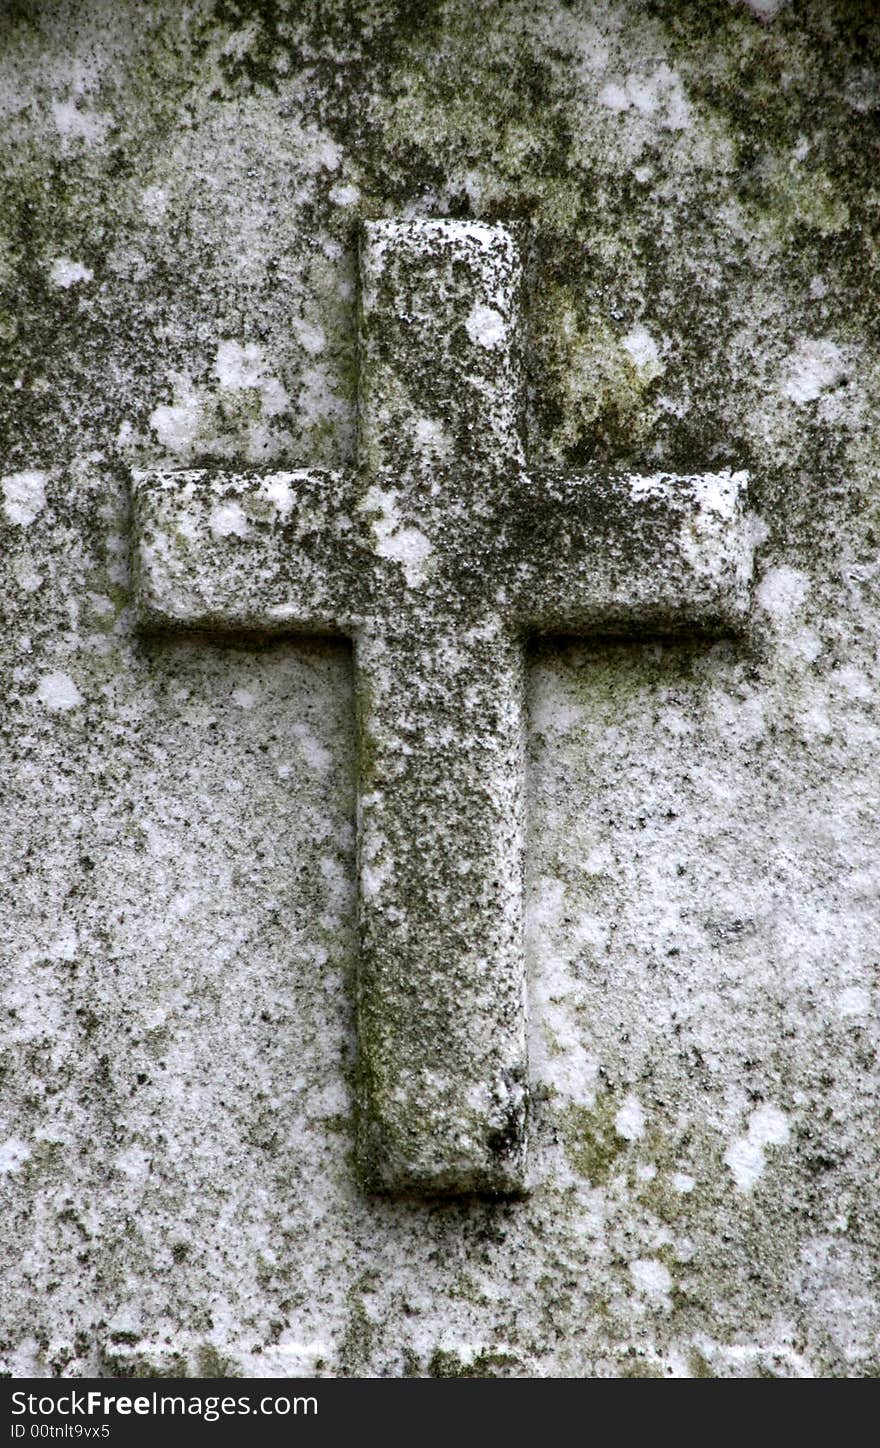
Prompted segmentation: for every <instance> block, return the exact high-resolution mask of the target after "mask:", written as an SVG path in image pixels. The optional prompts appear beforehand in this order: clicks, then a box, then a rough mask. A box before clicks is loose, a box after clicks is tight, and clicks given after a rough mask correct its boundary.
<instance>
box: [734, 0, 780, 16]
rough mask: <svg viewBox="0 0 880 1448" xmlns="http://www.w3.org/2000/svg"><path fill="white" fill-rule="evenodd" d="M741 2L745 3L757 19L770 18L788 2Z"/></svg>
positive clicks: (757, 0) (759, 0)
mask: <svg viewBox="0 0 880 1448" xmlns="http://www.w3.org/2000/svg"><path fill="white" fill-rule="evenodd" d="M742 4H743V5H747V6H748V8H749V9H750V10H751V12H752V14H753V15H757V17H758V19H759V20H772V19H773V18H774V16H776V15H778V14H779V12H780V10H781V9H782V8H783V6H784V5H787V4H788V0H742Z"/></svg>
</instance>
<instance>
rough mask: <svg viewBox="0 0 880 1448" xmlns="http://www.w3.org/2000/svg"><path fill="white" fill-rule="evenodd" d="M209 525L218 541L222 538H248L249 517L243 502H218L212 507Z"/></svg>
mask: <svg viewBox="0 0 880 1448" xmlns="http://www.w3.org/2000/svg"><path fill="white" fill-rule="evenodd" d="M208 527H209V528H210V529H211V533H212V534H213V536H214V537H215V538H216V539H218V541H219V539H221V538H232V537H235V538H246V537H247V535H248V521H247V517H246V516H245V512H244V509H243V508H242V506H241V504H240V503H236V502H228V503H218V504H217V506H216V507H215V508H212V509H211V515H210V517H209V519H208Z"/></svg>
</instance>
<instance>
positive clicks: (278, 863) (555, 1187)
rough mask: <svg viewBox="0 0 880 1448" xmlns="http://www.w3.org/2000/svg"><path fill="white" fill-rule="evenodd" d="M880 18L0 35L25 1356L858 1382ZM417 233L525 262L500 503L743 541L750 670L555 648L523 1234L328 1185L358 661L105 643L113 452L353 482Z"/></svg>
mask: <svg viewBox="0 0 880 1448" xmlns="http://www.w3.org/2000/svg"><path fill="white" fill-rule="evenodd" d="M759 11H760V13H759ZM771 12H772V13H771ZM876 24H877V22H876V17H875V16H874V14H873V10H872V9H871V7H863V6H860V5H858V4H857V3H854V0H852V3H851V0H823V3H822V4H819V3H818V0H817V3H791V4H778V5H775V6H770V5H767V4H764V5H761V6H758V5H757V3H754V4H752V5H749V4H745V3H743V4H739V3H727V0H707V3H705V4H699V5H693V4H687V5H685V4H680V5H679V4H669V5H667V6H663V7H654V8H653V10H649V9H648V8H647V7H645V6H643V5H639V4H636V3H629V0H612V3H608V4H604V5H602V6H599V5H593V4H589V3H586V0H576V3H572V4H563V3H561V0H542V3H540V4H539V5H538V6H537V7H536V6H535V5H533V4H531V3H530V4H528V5H526V4H520V3H518V0H511V3H509V4H507V5H504V6H492V7H482V6H474V5H473V4H470V3H468V4H465V3H464V0H462V3H457V0H456V3H447V4H445V5H439V4H438V5H436V6H434V5H424V6H419V7H417V8H416V7H414V8H411V9H410V8H408V7H404V6H403V5H400V4H388V5H387V6H386V5H384V4H380V5H374V4H370V5H366V4H364V5H360V4H346V5H345V6H342V5H339V6H338V7H337V6H335V5H334V4H332V3H330V4H327V3H322V4H321V5H320V6H319V5H312V4H297V5H287V4H285V3H284V0H276V3H274V4H272V5H268V4H267V5H261V4H254V5H248V6H247V7H244V6H240V5H238V4H236V3H234V0H223V3H222V4H220V3H217V4H214V3H208V0H198V3H197V4H195V5H190V6H188V7H186V8H184V7H180V6H172V5H169V4H165V3H154V4H152V5H150V6H149V7H146V6H140V5H133V4H129V3H125V0H121V3H118V4H115V5H113V6H108V5H106V4H103V3H99V0H81V3H73V0H65V3H60V0H59V3H51V0H41V3H39V4H36V5H27V6H24V5H15V6H13V5H9V6H7V7H5V9H4V14H3V19H2V21H0V26H2V36H0V107H2V113H3V128H2V134H3V140H2V146H3V165H2V177H3V180H2V183H0V185H2V192H3V194H2V206H0V286H2V289H3V290H2V299H0V337H2V353H0V387H2V401H0V430H2V444H0V446H2V452H0V478H2V488H0V522H2V526H3V546H2V552H0V568H2V570H3V584H2V598H3V605H4V614H5V618H4V627H3V631H2V636H0V652H2V677H3V680H4V686H5V701H6V702H5V709H4V714H3V719H2V725H0V727H2V731H3V748H4V753H3V765H2V770H3V790H4V811H3V821H4V823H3V830H2V868H3V872H4V881H5V884H6V890H5V892H4V900H3V903H2V907H0V909H2V929H3V933H4V948H3V959H4V963H5V968H4V976H3V982H2V999H3V1010H4V1012H5V1015H4V1017H3V1032H4V1034H3V1040H2V1046H0V1051H2V1055H0V1068H2V1083H0V1093H2V1102H0V1123H2V1132H0V1165H2V1173H3V1174H2V1178H0V1180H2V1186H0V1192H2V1214H0V1236H2V1248H0V1251H2V1273H3V1306H4V1311H3V1325H2V1333H0V1337H2V1342H0V1351H2V1354H3V1363H4V1365H5V1366H7V1367H9V1368H10V1369H12V1370H14V1371H26V1370H29V1369H34V1370H36V1371H42V1372H68V1373H82V1372H85V1371H88V1370H89V1369H90V1368H96V1367H101V1368H102V1369H103V1370H106V1371H113V1372H124V1371H129V1370H135V1371H157V1370H168V1369H169V1368H171V1369H173V1368H174V1367H180V1368H185V1369H186V1370H188V1371H194V1372H195V1371H200V1370H201V1371H218V1370H223V1369H224V1367H228V1368H232V1369H236V1370H244V1371H256V1372H262V1373H266V1374H269V1375H271V1374H278V1373H283V1372H290V1371H297V1370H304V1371H316V1372H332V1373H341V1372H348V1373H367V1372H391V1373H405V1372H415V1373H427V1372H432V1373H455V1372H461V1371H466V1370H470V1371H475V1372H483V1373H511V1374H526V1373H537V1374H565V1373H593V1374H605V1375H620V1374H663V1375H667V1374H675V1375H686V1374H717V1375H722V1376H731V1375H732V1376H736V1375H742V1374H748V1373H769V1374H774V1375H808V1374H834V1375H852V1376H856V1375H865V1374H869V1373H873V1372H876V1370H877V1363H878V1331H880V1320H878V1306H877V1304H878V1301H880V1294H878V1291H877V1263H878V1255H880V1231H878V1214H877V1200H876V1182H877V1179H878V1159H877V1152H878V1135H877V1131H876V1121H877V1080H876V1075H877V1050H878V1041H877V1014H876V1013H877V952H876V897H877V890H878V864H877V826H876V815H877V810H876V801H877V798H878V796H880V789H878V781H877V759H878V754H880V751H878V727H877V715H876V697H877V683H878V678H877V675H878V664H877V642H876V641H877V636H878V612H880V601H878V594H877V579H878V572H877V557H876V555H877V537H878V510H877V476H878V438H880V405H878V399H880V388H878V385H877V379H878V376H880V315H878V296H880V294H878V291H877V288H876V286H875V285H874V281H873V279H874V278H876V273H877V259H878V243H877V215H878V208H877V204H876V202H877V196H876V191H877V186H876V174H875V173H876V166H875V155H876V149H875V148H876V134H877V114H878V112H877V107H878V98H880V81H878V75H877V63H876V55H877V53H878V40H877V33H876ZM400 216H406V217H411V218H412V219H414V220H416V219H420V218H434V219H439V218H443V217H449V216H455V217H458V218H461V219H466V220H473V221H480V222H486V223H491V224H504V225H508V226H510V227H511V229H513V228H514V224H516V226H517V227H522V230H523V240H522V241H520V246H521V251H522V256H523V262H524V268H523V270H524V280H523V290H524V292H525V301H524V303H523V307H522V315H523V317H524V319H525V332H524V335H523V337H522V339H521V353H520V355H521V365H522V370H523V373H524V389H523V397H524V412H525V426H524V429H523V436H524V437H525V438H526V439H527V440H528V444H529V457H528V458H527V460H526V461H527V463H528V465H529V467H530V468H532V469H533V470H534V469H536V468H537V466H538V465H539V464H540V465H541V466H544V465H546V466H547V467H548V468H550V469H558V470H559V472H558V474H557V476H560V475H561V476H570V477H575V476H580V475H587V474H588V473H590V472H591V470H592V469H593V468H596V469H598V470H600V471H601V473H602V475H606V472H607V473H612V472H614V471H616V472H617V473H618V474H619V475H627V476H630V475H632V476H645V477H651V476H655V475H657V473H658V472H659V471H660V470H661V469H669V470H670V472H672V473H675V474H678V475H681V476H691V475H693V474H694V473H695V472H696V471H698V470H702V469H710V470H711V471H712V472H714V473H716V474H722V473H724V472H725V471H729V472H731V473H735V472H736V471H738V470H745V471H748V472H749V474H750V476H751V479H752V487H751V506H752V507H753V508H754V510H755V511H756V513H757V514H758V515H759V516H760V518H761V519H762V521H763V527H764V532H763V534H762V537H761V538H760V539H759V542H760V546H759V549H758V553H757V559H756V589H755V604H754V610H753V614H752V618H751V631H750V634H749V637H748V639H746V640H740V641H739V642H730V641H715V642H712V641H706V640H697V639H694V638H692V637H690V636H689V635H688V634H687V633H684V634H682V635H681V636H680V637H679V638H678V639H677V640H676V641H670V640H664V641H662V642H658V641H657V640H653V641H651V640H648V641H645V642H644V643H632V642H621V641H618V642H607V641H601V640H598V639H596V640H594V641H592V642H589V641H588V642H586V643H585V642H580V643H575V644H560V643H558V642H556V641H553V640H552V639H550V638H549V637H548V638H545V639H541V640H539V641H538V643H537V644H536V645H534V646H533V648H532V652H531V654H530V659H529V666H528V668H527V670H526V705H527V708H526V715H527V719H528V735H527V770H526V796H525V822H526V851H525V860H526V875H527V879H526V902H527V913H526V925H527V964H528V983H529V998H530V1026H529V1051H530V1059H531V1067H530V1072H531V1079H530V1086H531V1093H532V1113H531V1141H530V1166H529V1171H528V1185H529V1189H530V1190H529V1194H528V1196H526V1197H525V1198H524V1199H523V1200H521V1201H518V1202H515V1203H514V1202H505V1203H497V1202H496V1203H493V1204H487V1203H484V1202H469V1203H447V1204H442V1205H437V1204H434V1205H430V1206H426V1205H414V1204H412V1203H406V1204H404V1203H402V1202H397V1201H387V1200H382V1199H380V1198H372V1197H366V1196H365V1195H364V1194H363V1193H362V1192H361V1191H360V1190H358V1188H357V1185H356V1178H355V1173H354V1166H353V1151H354V1134H353V1125H352V1120H353V1113H352V1102H353V1097H354V1091H355V1080H354V1040H355V1022H354V1014H353V1002H354V998H355V992H354V971H355V964H356V960H357V940H356V930H355V906H356V899H355V886H356V864H355V857H354V834H355V787H356V756H357V743H356V735H355V730H354V728H353V725H352V721H353V719H354V717H355V700H354V690H353V686H352V675H351V660H350V657H349V655H348V653H347V651H346V649H345V647H344V646H340V645H339V644H338V643H334V642H332V641H320V642H319V641H314V640H311V639H299V640H292V641H291V640H289V639H280V638H276V639H273V640H270V641H269V642H267V643H260V642H258V641H257V640H256V639H254V640H247V641H243V642H242V644H241V646H235V645H233V646H230V645H229V644H228V643H227V642H223V644H222V647H218V646H216V645H215V643H214V642H209V641H206V639H205V638H192V639H188V638H185V637H182V636H181V637H180V638H179V639H176V640H167V639H166V640H164V641H163V640H160V639H158V638H157V639H154V640H148V641H144V640H143V639H142V637H141V636H140V635H139V634H136V633H135V631H134V627H133V626H134V622H135V620H134V617H133V613H132V611H131V608H130V599H131V594H130V575H129V567H128V548H129V540H130V538H131V536H132V522H131V517H130V514H129V503H128V475H129V472H130V470H131V469H132V468H135V469H145V470H149V471H152V470H155V469H157V468H158V469H168V470H175V469H180V468H193V469H202V468H204V467H207V466H215V465H217V464H220V465H222V466H223V467H225V468H228V469H238V470H242V471H244V470H245V469H248V468H259V469H266V468H270V469H274V470H276V471H288V472H290V471H298V470H303V469H305V470H308V472H309V474H310V475H311V474H313V470H323V471H325V472H326V471H330V472H346V471H349V470H352V469H353V468H354V465H355V458H356V400H357V399H356V393H357V386H358V368H357V365H356V364H357V336H358V328H357V318H356V307H357V302H356V296H357V288H356V251H357V248H356V234H357V230H358V226H359V225H360V223H361V222H362V221H364V220H370V219H381V218H388V217H400ZM519 235H520V232H519V231H517V237H518V238H519Z"/></svg>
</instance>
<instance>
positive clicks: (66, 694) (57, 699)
mask: <svg viewBox="0 0 880 1448" xmlns="http://www.w3.org/2000/svg"><path fill="white" fill-rule="evenodd" d="M35 697H36V699H37V700H38V702H39V703H40V704H44V705H45V706H46V708H47V709H51V710H52V712H53V713H57V712H63V711H64V710H66V709H77V708H78V707H79V705H80V704H81V703H82V702H83V696H82V694H81V693H80V691H79V689H78V688H77V687H76V684H75V683H74V682H73V679H72V678H71V677H70V675H69V674H65V673H62V671H61V670H60V669H58V670H56V671H55V672H54V673H51V674H44V675H43V677H42V678H41V680H40V682H39V684H38V685H37V692H36V695H35Z"/></svg>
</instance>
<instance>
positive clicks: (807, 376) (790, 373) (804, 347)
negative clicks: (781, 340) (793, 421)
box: [782, 337, 844, 407]
mask: <svg viewBox="0 0 880 1448" xmlns="http://www.w3.org/2000/svg"><path fill="white" fill-rule="evenodd" d="M843 365H844V364H843V354H842V353H841V350H840V348H839V347H838V346H837V345H836V343H834V342H829V341H828V340H827V339H825V338H821V337H820V338H805V339H804V341H802V342H801V343H800V344H799V346H797V347H796V348H795V350H794V351H793V352H790V353H789V355H788V356H787V357H786V359H785V362H784V363H783V369H782V391H783V394H784V396H785V397H787V398H789V400H790V401H791V402H793V403H794V404H795V405H796V406H797V407H802V406H803V405H804V403H807V402H815V401H816V398H817V397H821V395H822V393H823V392H826V391H827V390H828V388H829V387H833V386H834V385H835V383H836V382H838V381H839V379H840V377H841V374H842V372H843Z"/></svg>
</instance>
